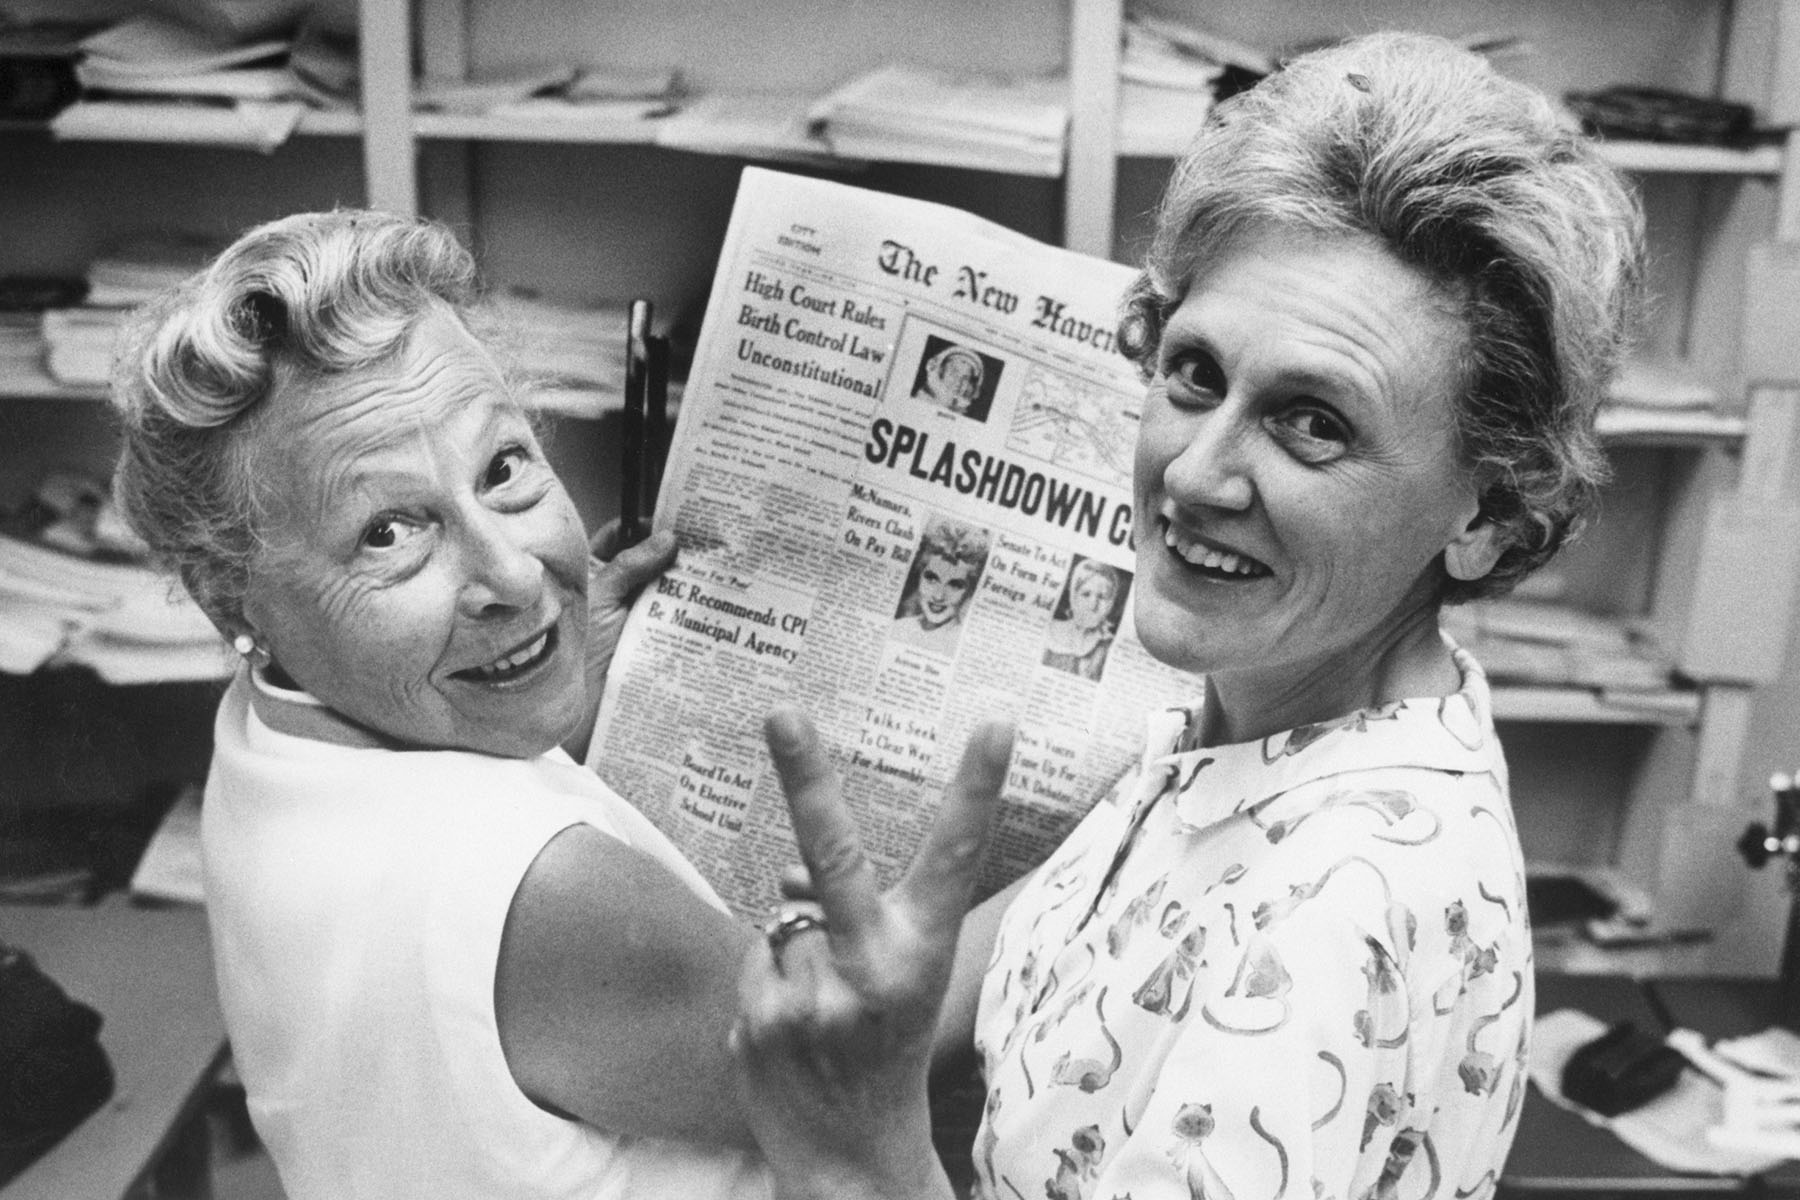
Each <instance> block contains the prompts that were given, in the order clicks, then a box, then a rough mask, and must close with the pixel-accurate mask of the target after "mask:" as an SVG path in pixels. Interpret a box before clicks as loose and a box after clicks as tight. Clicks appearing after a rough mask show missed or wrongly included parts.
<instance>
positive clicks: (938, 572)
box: [919, 552, 975, 629]
mask: <svg viewBox="0 0 1800 1200" xmlns="http://www.w3.org/2000/svg"><path fill="white" fill-rule="evenodd" d="M974 586H975V564H973V563H965V562H952V561H950V560H949V559H947V558H944V557H942V556H941V555H937V554H931V553H929V552H928V553H927V554H926V557H925V565H924V566H922V567H920V568H919V620H920V622H921V623H923V624H924V626H925V628H927V629H935V628H936V627H937V626H939V625H942V624H944V622H946V621H953V620H955V619H956V618H957V617H958V616H960V615H962V606H963V601H965V600H967V599H968V598H969V591H970V589H972V588H973V587H974Z"/></svg>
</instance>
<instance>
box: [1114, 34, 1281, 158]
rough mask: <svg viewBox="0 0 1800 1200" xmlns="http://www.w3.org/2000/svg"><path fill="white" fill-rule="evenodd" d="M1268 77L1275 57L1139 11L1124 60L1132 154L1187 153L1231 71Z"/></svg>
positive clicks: (1123, 110)
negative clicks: (1220, 82)
mask: <svg viewBox="0 0 1800 1200" xmlns="http://www.w3.org/2000/svg"><path fill="white" fill-rule="evenodd" d="M1229 68H1236V69H1237V70H1239V71H1241V72H1244V73H1247V74H1249V75H1266V74H1268V73H1269V72H1270V71H1271V70H1273V69H1274V63H1273V61H1272V59H1271V56H1269V55H1266V54H1264V53H1262V52H1261V51H1259V50H1256V49H1254V48H1252V47H1249V46H1245V45H1243V44H1241V43H1238V42H1234V41H1231V40H1229V39H1226V38H1222V37H1218V36H1216V35H1214V34H1210V33H1207V32H1205V31H1204V30H1201V29H1197V28H1195V27H1193V26H1191V25H1186V24H1183V23H1181V22H1179V21H1171V20H1169V19H1167V18H1164V17H1159V16H1156V15H1154V14H1151V13H1145V12H1140V11H1138V9H1137V8H1136V7H1135V6H1134V7H1133V8H1132V9H1131V11H1129V12H1128V13H1127V14H1126V18H1125V43H1124V47H1123V52H1122V54H1121V56H1120V59H1119V127H1120V129H1121V131H1122V133H1123V136H1124V138H1125V140H1126V146H1127V148H1128V149H1130V148H1132V147H1138V148H1141V149H1143V150H1145V151H1153V152H1157V153H1164V154H1172V153H1178V152H1180V151H1181V150H1182V149H1185V148H1186V146H1187V145H1188V143H1189V142H1191V141H1193V139H1194V137H1195V136H1196V135H1197V134H1198V133H1199V132H1200V126H1201V125H1202V124H1203V123H1204V122H1205V121H1206V114H1207V113H1208V112H1210V111H1212V105H1213V96H1214V91H1215V89H1216V88H1217V86H1218V84H1219V81H1220V80H1221V79H1222V78H1223V77H1224V75H1225V73H1226V71H1227V69H1229Z"/></svg>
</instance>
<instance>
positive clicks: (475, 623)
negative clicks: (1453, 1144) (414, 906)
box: [244, 313, 587, 757]
mask: <svg viewBox="0 0 1800 1200" xmlns="http://www.w3.org/2000/svg"><path fill="white" fill-rule="evenodd" d="M279 405H280V407H279V408H278V409H277V410H276V411H272V412H271V413H270V414H269V418H268V421H267V423H266V424H264V425H263V426H261V427H260V429H259V430H257V431H256V432H255V433H254V434H253V435H252V436H254V437H256V438H257V443H256V449H255V451H254V456H255V460H256V466H257V469H258V470H259V472H260V474H261V478H262V479H263V480H264V482H265V483H266V484H267V492H268V495H269V496H271V497H272V498H273V499H274V501H275V504H276V508H275V511H273V512H272V513H271V514H270V515H269V519H268V527H267V528H266V529H265V530H264V531H263V532H264V534H265V535H266V543H267V548H266V549H265V551H264V552H263V553H262V554H261V556H260V557H259V558H258V560H257V563H256V566H255V569H254V570H253V572H252V577H251V581H250V588H249V592H248V595H247V597H246V602H245V606H244V615H245V617H246V619H247V620H248V621H249V623H250V625H251V627H252V628H253V629H254V630H256V632H257V634H258V636H259V638H260V640H261V641H263V642H264V643H265V644H266V645H267V646H268V648H269V650H270V653H271V655H272V656H273V658H274V660H275V662H276V663H277V664H278V665H279V666H280V667H281V669H282V670H284V671H285V672H286V673H287V674H288V675H289V676H291V677H292V678H293V679H294V680H295V682H297V683H298V684H299V685H300V686H301V687H303V688H304V689H306V690H307V691H309V692H311V693H312V694H313V695H314V696H316V697H317V698H318V699H320V700H321V701H323V702H324V703H325V704H327V705H329V706H330V707H331V708H333V709H335V710H336V711H337V712H339V713H341V714H342V715H344V716H346V717H349V718H350V719H352V720H354V721H356V722H358V723H359V724H362V725H364V726H367V727H368V728H370V729H373V730H376V731H378V732H380V733H383V734H386V735H388V736H389V737H392V738H395V739H398V740H399V741H401V742H404V743H407V744H409V745H416V746H435V747H456V748H462V749H470V750H478V751H484V752H487V753H491V754H499V755H507V756H513V757H522V756H529V755H535V754H539V753H542V752H543V751H545V750H548V749H550V748H551V747H552V746H554V745H556V744H557V743H559V742H560V741H562V740H563V738H564V737H565V736H567V735H568V734H569V733H570V732H572V724H573V722H574V721H575V720H576V719H578V718H579V716H580V714H581V713H582V712H583V711H584V710H585V705H584V703H583V701H584V699H585V695H586V686H587V684H586V677H585V671H584V668H583V658H584V649H585V645H584V643H585V640H586V632H587V619H586V618H587V610H586V591H587V544H586V540H585V538H584V536H583V533H582V527H581V520H580V517H579V516H578V515H577V513H576V511H575V507H574V505H573V504H572V503H571V502H570V500H569V497H568V494H567V493H566V492H564V491H563V487H562V484H561V482H560V481H559V480H558V479H557V477H556V475H555V473H554V472H553V471H552V470H551V469H550V465H549V464H548V463H547V462H546V461H545V459H544V455H543V452H542V450H541V449H540V448H539V446H538V443H537V439H536V438H535V437H534V436H533V434H532V431H531V428H530V426H529V425H528V424H527V422H526V420H525V416H524V414H523V413H522V412H521V411H520V409H519V407H518V405H517V404H516V402H515V401H514V400H513V398H512V396H511V395H510V393H509V392H508V390H507V387H506V385H505V382H504V381H503V380H502V378H501V376H500V374H499V372H498V371H497V370H496V369H495V367H494V365H493V363H492V361H491V360H490V359H489V357H488V356H487V354H486V353H485V352H484V351H483V350H482V349H481V347H480V346H479V345H478V344H477V343H476V342H475V341H474V339H472V338H471V337H470V336H469V334H468V333H467V332H466V331H465V330H464V329H463V327H462V325H461V324H460V322H458V321H457V320H456V319H455V318H454V317H451V316H449V315H447V314H444V313H439V314H435V315H433V316H431V317H429V318H428V319H427V320H426V321H425V322H424V323H422V324H421V325H420V326H419V327H418V328H417V329H416V330H415V331H414V333H413V336H412V338H411V340H410V342H409V344H408V346H407V348H406V351H405V353H404V354H403V355H402V356H400V358H399V359H398V360H397V361H396V362H393V363H390V364H387V365H385V366H383V367H380V368H378V369H375V370H373V371H370V372H369V373H367V374H364V375H359V376H356V377H354V378H351V379H346V380H332V381H330V382H329V383H327V384H326V385H324V386H321V387H316V388H313V389H311V390H310V391H308V392H307V393H306V394H299V393H298V392H296V393H295V394H291V395H285V396H282V397H281V398H280V400H279Z"/></svg>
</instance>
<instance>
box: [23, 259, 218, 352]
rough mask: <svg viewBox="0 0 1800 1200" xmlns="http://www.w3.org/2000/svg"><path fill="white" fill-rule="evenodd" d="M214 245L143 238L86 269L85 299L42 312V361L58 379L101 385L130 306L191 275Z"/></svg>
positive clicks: (130, 308)
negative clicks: (74, 305) (75, 304)
mask: <svg viewBox="0 0 1800 1200" xmlns="http://www.w3.org/2000/svg"><path fill="white" fill-rule="evenodd" d="M216 249H217V247H216V246H215V245H213V244H212V243H210V242H207V241H204V240H202V239H197V238H178V237H170V236H146V237H141V238H137V239H134V240H132V241H130V242H128V243H126V244H124V245H121V246H119V247H118V248H116V249H114V250H112V251H110V252H109V253H107V254H104V255H102V256H101V257H100V258H97V259H95V260H94V262H93V263H92V264H91V265H90V266H89V267H88V274H87V278H88V293H87V300H86V302H85V303H83V304H81V305H79V306H77V307H72V308H52V309H48V310H46V311H45V312H44V314H43V317H42V330H43V339H44V347H45V349H44V361H45V365H46V366H47V367H48V369H49V371H50V375H51V376H52V378H54V379H55V380H56V381H57V382H58V383H61V384H65V385H67V386H71V387H104V386H105V385H106V382H107V379H108V378H109V377H110V375H111V371H112V355H113V344H114V342H115V341H116V340H117V338H118V334H119V329H120V327H121V326H122V325H123V324H124V323H125V319H126V317H127V316H129V315H130V312H131V310H132V309H133V308H135V307H137V306H138V305H140V304H143V303H144V302H145V301H147V300H149V299H151V298H152V297H154V296H156V295H158V294H159V293H161V292H163V291H164V290H166V289H168V288H170V287H173V286H174V285H176V284H178V283H180V282H181V281H182V280H183V279H186V278H187V277H188V276H189V275H191V274H193V273H194V272H195V271H196V270H198V269H199V268H200V267H201V266H202V265H204V264H205V262H206V260H207V258H208V257H210V255H211V254H212V253H213V252H214V251H215V250H216Z"/></svg>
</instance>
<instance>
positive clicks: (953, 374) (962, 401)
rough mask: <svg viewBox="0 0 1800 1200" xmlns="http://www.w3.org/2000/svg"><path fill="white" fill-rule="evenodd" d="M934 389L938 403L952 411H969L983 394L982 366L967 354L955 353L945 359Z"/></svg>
mask: <svg viewBox="0 0 1800 1200" xmlns="http://www.w3.org/2000/svg"><path fill="white" fill-rule="evenodd" d="M933 390H934V392H935V393H936V396H937V400H938V403H940V404H942V405H943V406H944V407H946V408H948V409H950V411H952V412H959V413H963V412H968V411H969V406H970V405H972V404H974V403H975V397H977V396H979V395H980V394H981V368H980V367H978V366H976V365H975V363H974V362H972V361H970V360H969V358H968V357H966V356H965V355H961V354H957V355H953V356H952V357H950V358H947V359H945V360H944V365H943V368H942V369H941V370H940V371H939V372H938V375H937V381H936V387H935V388H934V389H933Z"/></svg>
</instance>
